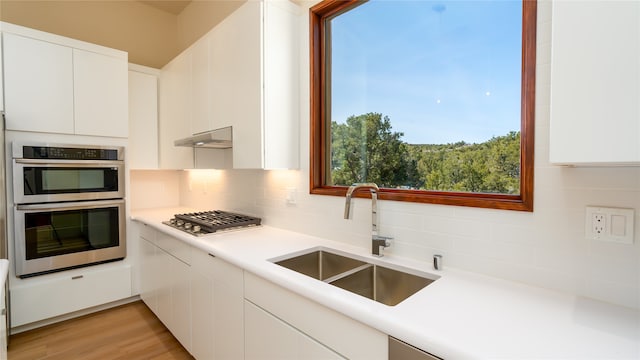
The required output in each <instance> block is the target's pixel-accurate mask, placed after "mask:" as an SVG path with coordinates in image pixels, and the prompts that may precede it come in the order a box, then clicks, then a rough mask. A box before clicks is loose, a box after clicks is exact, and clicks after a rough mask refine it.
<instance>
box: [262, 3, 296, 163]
mask: <svg viewBox="0 0 640 360" xmlns="http://www.w3.org/2000/svg"><path fill="white" fill-rule="evenodd" d="M298 11H299V8H298V6H296V5H294V4H292V3H291V2H289V1H267V2H265V3H264V29H263V38H264V45H263V49H264V50H263V51H264V54H263V56H264V95H263V96H264V124H263V132H264V134H263V141H264V164H263V167H264V168H266V169H295V168H298V167H299V156H300V150H299V139H300V134H299V127H298V125H299V121H298V119H299V118H300V113H299V111H300V110H299V103H300V97H299V93H300V90H299V63H300V61H299V45H298V42H299V36H300V35H299V34H300V28H299V27H300V25H299V19H300V17H299V16H298Z"/></svg>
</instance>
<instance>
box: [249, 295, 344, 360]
mask: <svg viewBox="0 0 640 360" xmlns="http://www.w3.org/2000/svg"><path fill="white" fill-rule="evenodd" d="M244 304H245V305H244V309H245V310H244V314H245V347H246V350H245V360H329V359H344V358H343V357H342V356H340V355H338V354H336V353H335V352H333V351H331V349H329V348H327V347H325V346H324V345H322V344H320V343H319V342H317V341H315V340H314V339H312V338H310V337H308V336H307V335H305V334H304V333H302V332H300V331H298V330H296V329H295V328H293V327H291V326H290V325H289V324H287V323H285V322H283V321H282V320H280V319H278V318H276V317H275V316H273V315H271V314H269V313H267V312H266V311H264V310H262V309H261V308H259V307H257V306H256V305H254V304H253V303H251V302H249V301H245V303H244Z"/></svg>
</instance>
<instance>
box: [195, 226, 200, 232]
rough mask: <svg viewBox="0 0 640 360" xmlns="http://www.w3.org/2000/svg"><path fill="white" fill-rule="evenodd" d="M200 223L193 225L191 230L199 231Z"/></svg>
mask: <svg viewBox="0 0 640 360" xmlns="http://www.w3.org/2000/svg"><path fill="white" fill-rule="evenodd" d="M200 230H201V228H200V225H193V232H200Z"/></svg>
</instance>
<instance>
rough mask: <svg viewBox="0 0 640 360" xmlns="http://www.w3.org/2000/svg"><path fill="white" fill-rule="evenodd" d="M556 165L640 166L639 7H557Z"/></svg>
mask: <svg viewBox="0 0 640 360" xmlns="http://www.w3.org/2000/svg"><path fill="white" fill-rule="evenodd" d="M552 26H553V28H552V60H551V104H550V105H551V119H550V121H551V122H550V147H549V158H550V162H551V163H555V164H569V165H640V105H639V104H640V2H638V1H554V2H553V14H552Z"/></svg>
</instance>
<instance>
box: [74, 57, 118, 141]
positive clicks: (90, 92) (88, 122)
mask: <svg viewBox="0 0 640 360" xmlns="http://www.w3.org/2000/svg"><path fill="white" fill-rule="evenodd" d="M127 66H128V65H127V62H126V61H125V60H123V59H117V58H114V57H110V56H106V55H101V54H97V53H94V52H89V51H84V50H78V49H73V70H74V71H73V84H74V88H73V95H74V103H75V133H76V134H81V135H95V136H111V137H127V136H128V134H129V120H128V119H129V111H128V106H129V105H128V104H129V100H128V95H127V93H128V70H127Z"/></svg>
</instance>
